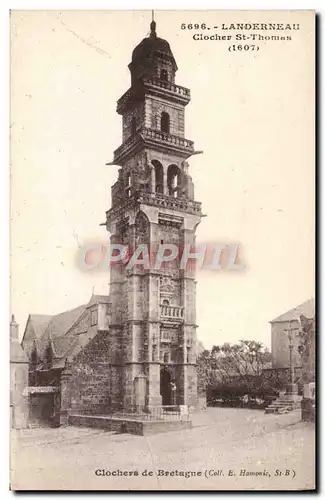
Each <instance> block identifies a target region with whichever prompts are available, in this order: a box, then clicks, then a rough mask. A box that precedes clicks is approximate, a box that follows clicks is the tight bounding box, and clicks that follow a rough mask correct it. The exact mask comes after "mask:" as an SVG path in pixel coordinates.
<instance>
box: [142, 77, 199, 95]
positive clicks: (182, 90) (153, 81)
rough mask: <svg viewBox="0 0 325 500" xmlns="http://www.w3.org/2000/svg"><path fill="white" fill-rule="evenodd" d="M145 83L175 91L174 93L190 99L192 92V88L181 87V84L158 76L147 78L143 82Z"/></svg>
mask: <svg viewBox="0 0 325 500" xmlns="http://www.w3.org/2000/svg"><path fill="white" fill-rule="evenodd" d="M143 83H144V84H145V85H150V86H151V85H152V86H153V87H159V88H161V89H164V90H168V91H169V92H173V93H174V94H178V95H180V96H182V97H185V98H186V99H188V100H190V98H191V92H190V89H187V88H186V87H181V86H180V85H176V84H175V83H172V82H168V81H166V80H160V79H158V78H146V79H145V80H144V82H143Z"/></svg>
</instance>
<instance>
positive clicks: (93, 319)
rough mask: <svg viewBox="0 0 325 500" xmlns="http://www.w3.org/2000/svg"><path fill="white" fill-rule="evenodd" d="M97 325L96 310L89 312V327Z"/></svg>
mask: <svg viewBox="0 0 325 500" xmlns="http://www.w3.org/2000/svg"><path fill="white" fill-rule="evenodd" d="M94 325H97V310H96V309H95V310H94V311H91V326H94Z"/></svg>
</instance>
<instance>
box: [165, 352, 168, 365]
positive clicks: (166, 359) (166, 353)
mask: <svg viewBox="0 0 325 500" xmlns="http://www.w3.org/2000/svg"><path fill="white" fill-rule="evenodd" d="M164 363H169V354H168V352H165V354H164Z"/></svg>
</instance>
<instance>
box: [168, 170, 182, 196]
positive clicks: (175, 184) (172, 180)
mask: <svg viewBox="0 0 325 500" xmlns="http://www.w3.org/2000/svg"><path fill="white" fill-rule="evenodd" d="M167 187H168V194H169V196H174V198H177V196H178V191H179V187H180V170H179V168H178V166H177V165H169V167H168V171H167Z"/></svg>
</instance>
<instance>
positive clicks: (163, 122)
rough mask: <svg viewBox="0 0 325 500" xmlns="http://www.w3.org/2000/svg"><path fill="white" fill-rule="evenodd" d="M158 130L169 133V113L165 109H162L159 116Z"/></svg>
mask: <svg viewBox="0 0 325 500" xmlns="http://www.w3.org/2000/svg"><path fill="white" fill-rule="evenodd" d="M160 130H161V131H162V132H166V134H169V133H170V118H169V114H168V113H166V112H165V111H163V112H162V113H161V117H160Z"/></svg>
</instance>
